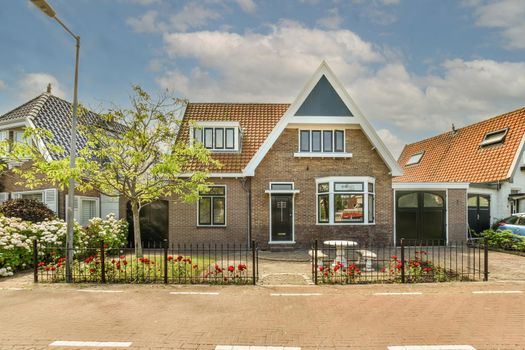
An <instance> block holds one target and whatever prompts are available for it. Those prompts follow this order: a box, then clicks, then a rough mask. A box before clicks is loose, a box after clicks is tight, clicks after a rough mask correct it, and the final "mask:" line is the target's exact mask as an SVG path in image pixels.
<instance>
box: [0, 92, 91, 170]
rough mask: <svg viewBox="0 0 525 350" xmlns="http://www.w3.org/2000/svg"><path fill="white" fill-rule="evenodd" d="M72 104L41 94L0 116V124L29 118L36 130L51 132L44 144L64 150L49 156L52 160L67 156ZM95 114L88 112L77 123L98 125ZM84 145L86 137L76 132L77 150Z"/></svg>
mask: <svg viewBox="0 0 525 350" xmlns="http://www.w3.org/2000/svg"><path fill="white" fill-rule="evenodd" d="M72 110H73V108H72V104H71V103H70V102H68V101H65V100H63V99H61V98H58V97H56V96H53V95H51V94H49V93H43V94H41V95H40V96H37V97H35V98H34V99H32V100H30V101H29V102H27V103H25V104H23V105H21V106H19V107H17V108H15V109H13V110H11V111H10V112H7V113H6V114H4V115H2V116H0V123H3V122H8V121H10V120H15V119H19V118H24V117H29V118H30V119H31V120H32V121H33V124H34V125H35V127H36V128H37V129H46V130H49V131H51V133H52V134H53V138H52V139H51V140H44V142H46V143H49V144H53V145H57V146H60V147H62V148H63V149H64V150H65V154H51V157H52V158H53V159H55V160H56V159H60V158H63V157H66V156H69V150H70V142H71V136H70V129H71V113H72ZM100 121H101V119H100V118H99V117H98V115H97V114H95V113H93V112H91V111H88V112H87V114H86V115H83V116H81V117H79V123H80V124H83V125H94V124H95V123H97V122H98V123H100ZM85 145H86V137H85V136H84V135H82V134H81V133H80V132H78V131H77V148H78V149H80V148H83V147H85Z"/></svg>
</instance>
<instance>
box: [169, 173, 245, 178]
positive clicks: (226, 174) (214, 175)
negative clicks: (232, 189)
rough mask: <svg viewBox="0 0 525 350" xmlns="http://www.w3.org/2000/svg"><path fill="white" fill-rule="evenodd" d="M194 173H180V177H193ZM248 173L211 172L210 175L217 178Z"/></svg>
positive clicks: (235, 176)
mask: <svg viewBox="0 0 525 350" xmlns="http://www.w3.org/2000/svg"><path fill="white" fill-rule="evenodd" d="M192 176H193V173H183V174H180V175H179V177H192ZM246 176H247V175H246V174H244V173H210V174H209V175H208V177H215V178H221V177H222V178H240V177H246Z"/></svg>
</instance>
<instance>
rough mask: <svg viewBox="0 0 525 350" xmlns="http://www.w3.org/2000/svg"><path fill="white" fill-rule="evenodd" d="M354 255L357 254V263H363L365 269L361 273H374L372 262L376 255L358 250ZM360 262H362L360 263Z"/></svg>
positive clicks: (364, 250) (368, 251)
mask: <svg viewBox="0 0 525 350" xmlns="http://www.w3.org/2000/svg"><path fill="white" fill-rule="evenodd" d="M356 253H357V254H359V263H363V262H364V265H365V268H364V269H363V271H367V272H371V271H374V268H373V267H372V261H373V260H375V259H377V254H376V253H374V252H371V251H370V250H366V249H358V250H356ZM361 260H362V261H363V262H361Z"/></svg>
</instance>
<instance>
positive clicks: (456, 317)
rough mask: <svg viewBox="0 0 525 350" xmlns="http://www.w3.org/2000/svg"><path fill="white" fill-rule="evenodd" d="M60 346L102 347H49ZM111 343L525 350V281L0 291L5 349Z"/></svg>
mask: <svg viewBox="0 0 525 350" xmlns="http://www.w3.org/2000/svg"><path fill="white" fill-rule="evenodd" d="M56 341H81V342H101V343H55V344H69V345H72V346H65V347H62V346H50V344H53V342H56ZM107 342H119V343H117V344H109V343H107ZM86 345H91V346H93V347H85V346H86ZM111 345H119V346H129V348H130V349H216V347H217V346H219V345H223V346H226V345H228V346H234V345H235V346H241V345H244V346H280V347H300V348H301V349H382V350H386V349H388V347H389V346H408V345H412V346H413V345H427V346H430V345H464V346H466V345H469V346H471V347H472V348H473V349H476V350H481V349H525V283H519V282H506V283H504V282H489V283H457V284H448V283H447V284H428V285H374V286H338V287H330V286H328V287H327V286H297V287H277V286H276V287H271V286H257V287H253V286H242V287H241V286H227V287H207V286H147V285H146V286H145V285H141V286H129V285H122V286H121V285H112V286H103V287H101V286H78V285H75V286H65V285H52V286H49V285H47V286H46V285H37V286H33V287H30V288H22V289H17V288H12V287H9V286H7V285H5V284H4V285H2V284H0V348H1V349H96V348H100V349H111V348H114V349H117V347H111ZM105 346H107V347H105ZM223 348H228V349H229V348H230V347H223ZM234 349H242V348H234ZM253 349H257V348H253ZM259 349H263V348H259ZM449 349H454V348H449ZM458 349H461V348H460V347H458ZM465 349H466V348H465Z"/></svg>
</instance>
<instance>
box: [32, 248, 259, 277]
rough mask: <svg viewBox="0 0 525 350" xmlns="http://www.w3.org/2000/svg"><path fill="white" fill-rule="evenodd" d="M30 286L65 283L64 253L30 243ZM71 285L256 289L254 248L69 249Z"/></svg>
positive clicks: (60, 250)
mask: <svg viewBox="0 0 525 350" xmlns="http://www.w3.org/2000/svg"><path fill="white" fill-rule="evenodd" d="M33 250H34V251H33V260H34V281H35V282H65V281H66V258H65V256H66V248H65V247H63V246H56V245H49V244H45V243H42V242H36V241H34V242H33ZM73 255H74V261H73V265H72V269H71V271H72V272H71V277H72V280H73V282H75V283H165V284H256V282H257V279H258V249H257V245H256V243H255V242H252V245H251V247H246V245H245V244H235V243H230V244H168V243H166V242H163V243H160V244H155V243H152V244H146V245H145V246H144V247H143V252H142V255H141V256H138V255H137V254H136V251H135V247H133V246H129V247H119V248H110V247H108V245H107V244H105V243H104V242H101V243H100V246H98V247H88V248H83V249H75V250H74V254H73Z"/></svg>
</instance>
